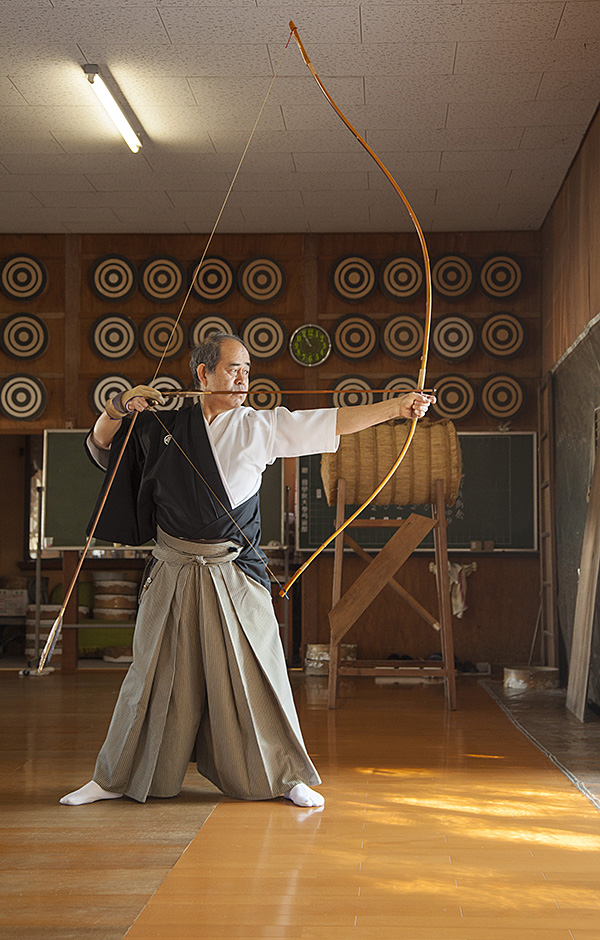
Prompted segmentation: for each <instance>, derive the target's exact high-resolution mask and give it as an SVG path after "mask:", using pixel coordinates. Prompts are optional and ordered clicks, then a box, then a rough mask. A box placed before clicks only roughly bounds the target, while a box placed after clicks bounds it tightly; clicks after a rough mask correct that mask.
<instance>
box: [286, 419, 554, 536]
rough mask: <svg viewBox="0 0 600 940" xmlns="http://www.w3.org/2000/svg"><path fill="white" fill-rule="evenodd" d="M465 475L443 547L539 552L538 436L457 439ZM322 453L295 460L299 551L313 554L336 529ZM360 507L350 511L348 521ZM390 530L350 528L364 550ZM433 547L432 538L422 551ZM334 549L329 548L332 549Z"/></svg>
mask: <svg viewBox="0 0 600 940" xmlns="http://www.w3.org/2000/svg"><path fill="white" fill-rule="evenodd" d="M458 437H459V441H460V447H461V452H462V461H463V478H462V482H461V485H460V490H459V494H458V498H457V500H456V503H455V504H454V506H452V507H450V506H448V507H446V518H447V520H448V529H447V534H448V548H449V549H453V550H463V551H464V550H467V551H468V550H469V549H470V548H471V542H473V541H478V542H481V543H483V542H484V541H486V542H493V550H494V551H523V552H525V551H537V500H536V435H535V434H534V433H533V432H510V433H509V432H507V433H504V434H485V433H482V434H478V433H474V432H462V433H459V435H458ZM320 463H321V458H320V456H318V455H316V456H312V457H300V458H299V459H298V500H297V507H296V510H297V520H298V522H297V526H296V549H297V550H298V551H314V549H315V548H318V547H319V545H321V544H322V543H323V542H324V541H325V539H326V538H327V537H328V536H329V535H330V534H331V533H332V532H333V531H334V528H335V526H334V521H335V507H333V506H332V507H329V506H328V505H327V501H326V499H325V493H324V491H323V484H322V480H321V471H320ZM356 508H358V507H357V506H347V507H346V516H349V515H350V514H351V513H352V512H353V511H354V509H356ZM411 512H418V513H421V514H423V515H431V508H430V507H429V506H369V507H368V508H367V509H365V511H364V512H363V514H362V516H361V519H404V518H406V517H407V516H408V515H409V514H410V513H411ZM392 534H393V530H392V529H386V528H379V529H368V528H365V529H353V530H352V538H353V539H355V541H356V542H358V543H359V544H360V545H362V546H363V548H365V549H378V548H382V547H383V546H384V545H385V543H386V542H387V541H388V539H389V538H390V537H391V535H392ZM420 548H421V549H430V548H433V535H431V534H430V535H429V536H428V537H427V538H426V539H425V540H424V541H423V542H422V543H421V546H420ZM331 550H333V546H332V547H331Z"/></svg>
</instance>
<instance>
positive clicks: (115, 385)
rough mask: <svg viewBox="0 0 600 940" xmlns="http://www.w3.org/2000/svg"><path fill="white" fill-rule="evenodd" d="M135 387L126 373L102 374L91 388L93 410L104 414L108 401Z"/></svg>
mask: <svg viewBox="0 0 600 940" xmlns="http://www.w3.org/2000/svg"><path fill="white" fill-rule="evenodd" d="M130 388H133V382H132V381H131V380H130V379H128V378H127V376H126V375H120V374H119V373H113V374H112V375H101V376H100V378H99V379H96V381H95V382H94V384H93V385H92V387H91V388H90V405H91V406H92V411H94V412H95V413H96V414H98V415H99V414H102V412H103V411H104V409H105V407H106V402H107V401H110V399H111V398H114V397H115V395H119V394H120V393H121V392H126V391H128V390H129V389H130Z"/></svg>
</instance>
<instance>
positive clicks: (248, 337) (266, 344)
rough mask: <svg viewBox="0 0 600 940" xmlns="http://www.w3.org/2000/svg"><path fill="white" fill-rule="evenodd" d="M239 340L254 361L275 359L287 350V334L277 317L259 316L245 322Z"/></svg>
mask: <svg viewBox="0 0 600 940" xmlns="http://www.w3.org/2000/svg"><path fill="white" fill-rule="evenodd" d="M240 339H241V341H242V343H243V344H244V346H245V347H246V349H247V350H248V352H249V353H250V355H251V356H252V357H253V358H254V359H262V361H263V362H266V361H267V360H269V359H276V358H277V356H280V355H281V354H282V353H283V352H285V350H286V349H287V340H288V334H287V330H286V328H285V326H284V325H283V323H282V322H281V320H278V319H277V317H271V316H268V315H267V314H259V315H258V316H256V317H250V319H249V320H246V322H245V323H244V324H242V327H241V329H240Z"/></svg>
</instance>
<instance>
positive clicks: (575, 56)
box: [454, 39, 600, 74]
mask: <svg viewBox="0 0 600 940" xmlns="http://www.w3.org/2000/svg"><path fill="white" fill-rule="evenodd" d="M599 59H600V42H599V41H597V40H592V41H590V42H579V41H577V40H574V39H572V40H567V41H564V42H561V43H557V42H539V41H531V40H524V41H523V42H515V43H509V42H472V43H468V42H461V43H459V44H458V49H457V52H456V64H455V67H454V71H455V72H457V73H458V74H460V73H464V72H473V71H484V70H486V69H487V70H489V71H491V72H538V71H540V70H543V71H546V70H547V71H557V70H562V69H568V70H570V71H573V70H580V71H590V72H595V71H597V69H598V61H599Z"/></svg>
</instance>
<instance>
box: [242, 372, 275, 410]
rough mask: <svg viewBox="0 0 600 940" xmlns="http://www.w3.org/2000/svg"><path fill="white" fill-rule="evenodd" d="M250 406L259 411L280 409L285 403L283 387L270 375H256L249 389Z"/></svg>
mask: <svg viewBox="0 0 600 940" xmlns="http://www.w3.org/2000/svg"><path fill="white" fill-rule="evenodd" d="M248 391H249V393H250V394H249V404H250V405H251V406H252V408H255V409H256V410H257V411H268V410H269V409H270V408H279V406H280V405H281V404H282V403H283V395H282V394H281V385H279V384H278V383H277V382H276V381H275V379H272V378H271V377H270V376H268V375H256V376H255V377H254V378H253V379H251V380H250V385H249V387H248Z"/></svg>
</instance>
